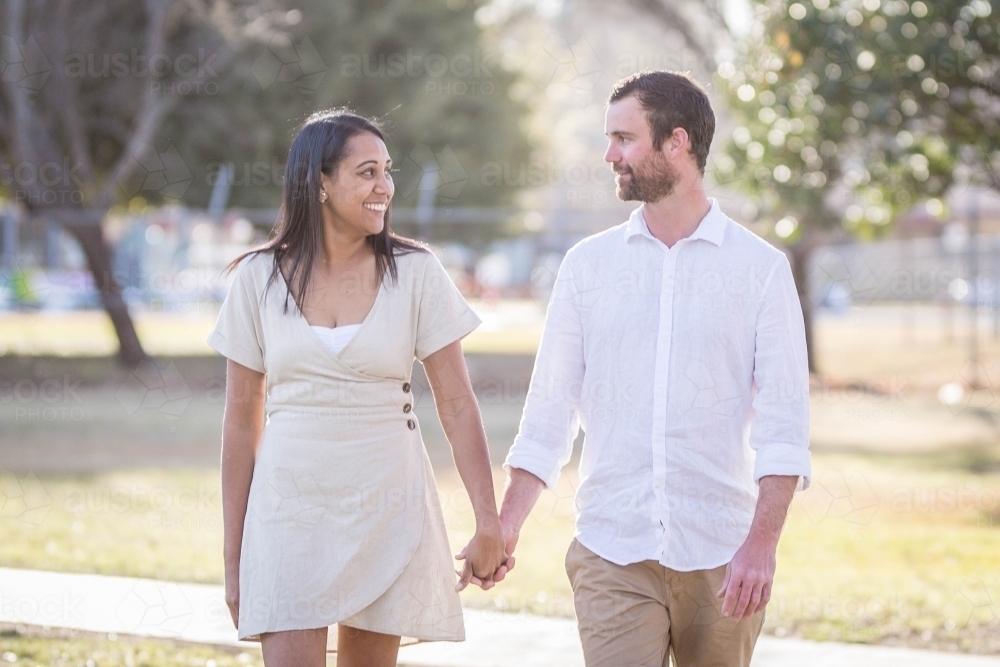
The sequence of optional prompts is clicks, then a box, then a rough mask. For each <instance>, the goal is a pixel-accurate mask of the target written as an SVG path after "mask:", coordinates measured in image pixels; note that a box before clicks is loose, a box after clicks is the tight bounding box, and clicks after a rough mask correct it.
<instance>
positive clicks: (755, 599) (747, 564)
mask: <svg viewBox="0 0 1000 667" xmlns="http://www.w3.org/2000/svg"><path fill="white" fill-rule="evenodd" d="M777 546H778V544H777V542H774V541H771V540H767V539H765V538H758V537H753V536H751V537H748V538H747V541H746V542H744V543H743V546H741V547H740V548H739V549H738V550H737V551H736V555H735V556H733V559H732V560H731V561H729V565H727V566H726V576H725V578H724V579H723V580H722V588H720V589H719V590H718V592H716V596H718V597H722V598H723V600H722V615H723V616H729V617H730V618H732V619H733V621H739V620H741V619H744V618H746V617H747V616H750V615H752V614H754V613H756V612H757V611H759V610H761V609H763V608H764V606H765V605H766V604H767V602H768V600H770V599H771V583H772V582H773V581H774V568H775V565H776V559H775V552H776V551H777Z"/></svg>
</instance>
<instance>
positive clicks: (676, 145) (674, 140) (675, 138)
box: [660, 127, 691, 159]
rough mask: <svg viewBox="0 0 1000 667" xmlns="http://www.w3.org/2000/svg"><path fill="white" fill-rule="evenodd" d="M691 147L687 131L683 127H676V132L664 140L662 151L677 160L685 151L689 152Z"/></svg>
mask: <svg viewBox="0 0 1000 667" xmlns="http://www.w3.org/2000/svg"><path fill="white" fill-rule="evenodd" d="M690 146H691V140H690V137H688V133H687V130H685V129H684V128H683V127H675V128H674V131H673V132H671V133H670V136H669V137H666V138H665V139H664V140H663V146H661V148H660V150H662V151H663V152H664V153H665V154H666V155H667V157H669V158H671V159H677V158H678V157H680V156H681V154H682V153H684V152H685V151H689V150H690Z"/></svg>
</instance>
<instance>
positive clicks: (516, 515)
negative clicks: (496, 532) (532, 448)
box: [500, 468, 545, 533]
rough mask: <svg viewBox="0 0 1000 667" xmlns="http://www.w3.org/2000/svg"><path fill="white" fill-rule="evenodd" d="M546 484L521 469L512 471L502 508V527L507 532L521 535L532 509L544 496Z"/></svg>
mask: <svg viewBox="0 0 1000 667" xmlns="http://www.w3.org/2000/svg"><path fill="white" fill-rule="evenodd" d="M544 488H545V482H543V481H542V480H541V479H539V478H538V477H536V476H535V475H533V474H531V473H530V472H528V471H527V470H522V469H521V468H511V469H510V480H509V481H508V483H507V488H506V489H505V490H504V494H503V505H501V507H500V525H501V526H503V529H504V531H505V532H512V533H519V532H521V526H523V525H524V522H525V520H526V519H527V518H528V514H530V513H531V508H532V507H534V506H535V502H537V501H538V496H540V495H542V490H543V489H544Z"/></svg>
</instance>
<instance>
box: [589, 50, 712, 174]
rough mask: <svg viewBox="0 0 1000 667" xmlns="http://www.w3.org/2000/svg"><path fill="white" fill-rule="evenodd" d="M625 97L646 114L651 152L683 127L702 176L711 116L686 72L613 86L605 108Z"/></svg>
mask: <svg viewBox="0 0 1000 667" xmlns="http://www.w3.org/2000/svg"><path fill="white" fill-rule="evenodd" d="M629 95H635V96H636V98H637V99H638V100H639V104H640V105H642V108H643V109H644V110H645V111H646V119H647V120H648V121H649V127H650V129H651V130H652V131H653V148H656V149H657V150H659V149H660V148H661V147H662V146H663V142H664V141H665V140H666V138H667V137H669V136H670V135H671V134H673V131H674V130H675V129H677V128H678V127H683V128H684V129H685V130H686V131H687V133H688V138H689V139H690V141H691V154H692V155H694V158H695V161H696V162H697V163H698V169H699V170H700V171H701V173H702V174H704V173H705V164H706V163H707V162H708V149H709V147H710V146H711V145H712V137H713V136H714V135H715V113H714V112H713V111H712V104H711V103H710V102H709V101H708V95H707V94H705V89H704V88H702V87H701V84H699V83H698V82H697V81H695V80H694V79H692V78H691V75H690V74H688V73H686V72H668V71H667V70H647V71H644V72H636V73H635V74H633V75H631V76H627V77H625V78H624V79H622V80H621V81H619V82H618V83H616V84H615V87H614V89H613V90H612V91H611V96H610V97H609V98H608V104H611V103H612V102H617V101H619V100H621V99H624V98H626V97H628V96H629Z"/></svg>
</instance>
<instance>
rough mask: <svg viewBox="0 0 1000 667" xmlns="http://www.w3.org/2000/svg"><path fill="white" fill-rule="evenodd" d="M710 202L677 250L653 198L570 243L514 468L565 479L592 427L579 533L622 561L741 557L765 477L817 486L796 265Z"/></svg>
mask: <svg viewBox="0 0 1000 667" xmlns="http://www.w3.org/2000/svg"><path fill="white" fill-rule="evenodd" d="M710 202H711V210H710V211H709V213H708V214H707V215H706V216H705V217H704V218H703V219H702V221H701V222H700V223H699V225H698V228H697V229H696V230H695V231H694V233H692V234H691V235H690V236H688V237H687V238H683V239H681V240H679V241H678V242H677V243H675V244H674V245H673V246H672V247H667V246H666V245H665V244H664V243H662V242H661V241H659V240H658V239H656V238H655V237H654V236H653V235H652V234H651V233H650V232H649V229H648V227H647V226H646V222H645V218H644V216H643V213H642V206H640V207H639V208H637V209H635V210H634V211H633V212H632V215H631V216H630V217H629V220H628V221H627V222H625V223H622V224H620V225H617V226H615V227H612V228H611V229H608V230H606V231H604V232H601V233H599V234H595V235H593V236H590V237H587V238H585V239H583V240H582V241H580V242H579V243H577V244H576V245H575V246H573V247H572V248H571V249H570V250H569V252H568V253H567V254H566V257H565V258H564V259H563V262H562V265H561V266H560V268H559V273H558V276H557V277H556V282H555V286H554V288H553V292H552V296H551V297H550V301H549V305H548V312H547V314H546V318H545V329H544V331H543V333H542V339H541V343H540V345H539V349H538V354H537V357H536V360H535V368H534V371H533V373H532V376H531V384H530V386H529V389H528V396H527V400H526V402H525V406H524V413H523V414H522V417H521V424H520V428H519V430H518V435H517V437H516V438H515V440H514V444H513V446H512V447H511V449H510V452H509V453H508V455H507V459H506V461H505V463H504V468H505V469H506V470H508V471H510V469H511V468H520V469H522V470H526V471H528V472H530V473H532V474H534V475H536V476H537V477H539V478H540V479H542V480H543V481H544V482H545V484H546V486H547V487H552V486H554V485H555V484H556V483H557V482H558V480H559V474H560V470H561V469H562V467H563V466H564V465H566V463H567V462H568V461H569V458H570V455H571V453H572V449H573V441H574V440H575V438H576V435H577V432H578V429H579V427H580V426H582V427H583V429H584V431H585V437H584V444H583V452H582V454H581V459H580V484H579V488H578V489H577V492H576V511H577V528H576V538H577V539H578V540H579V541H580V542H581V543H582V544H583V545H584V546H586V547H587V548H588V549H590V550H591V551H593V552H594V553H596V554H597V555H599V556H601V557H602V558H605V559H606V560H609V561H611V562H613V563H617V564H619V565H626V564H629V563H635V562H639V561H643V560H655V561H659V562H660V563H661V564H662V565H664V566H666V567H669V568H671V569H674V570H678V571H691V570H700V569H710V568H714V567H718V566H720V565H723V564H726V563H728V562H729V561H730V560H732V557H733V555H734V554H735V553H736V550H737V549H738V548H739V547H740V545H741V544H742V543H743V541H744V540H745V539H746V537H747V534H748V532H749V530H750V524H751V521H752V519H753V514H754V509H755V507H756V502H757V483H759V480H760V478H761V477H763V476H764V475H796V476H799V481H798V484H797V487H796V488H797V490H802V489H805V488H808V486H809V481H810V454H809V372H808V366H807V361H806V344H805V329H804V326H803V320H802V310H801V307H800V305H799V299H798V295H797V293H796V289H795V283H794V282H793V279H792V272H791V267H790V265H789V263H788V259H787V258H786V257H785V255H784V253H782V252H781V251H780V250H778V249H777V248H775V247H774V246H772V245H770V244H769V243H767V242H766V241H764V240H763V239H761V238H760V237H759V236H757V235H756V234H754V233H752V232H751V231H749V230H748V229H746V228H744V227H742V226H740V225H739V224H737V223H736V222H734V221H733V220H731V219H729V218H728V217H727V216H726V215H725V214H723V213H722V212H721V211H720V210H719V205H718V202H717V201H716V200H715V199H711V200H710Z"/></svg>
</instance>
